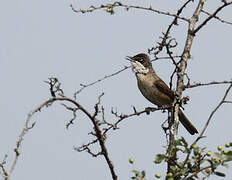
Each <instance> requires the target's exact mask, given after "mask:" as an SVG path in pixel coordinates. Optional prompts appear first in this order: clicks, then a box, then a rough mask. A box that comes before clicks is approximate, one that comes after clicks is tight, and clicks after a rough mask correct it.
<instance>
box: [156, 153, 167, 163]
mask: <svg viewBox="0 0 232 180" xmlns="http://www.w3.org/2000/svg"><path fill="white" fill-rule="evenodd" d="M164 159H165V155H164V154H157V155H156V157H155V161H154V162H155V163H156V164H159V163H161V162H162V161H163V160H164Z"/></svg>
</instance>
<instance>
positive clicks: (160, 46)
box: [148, 0, 192, 57]
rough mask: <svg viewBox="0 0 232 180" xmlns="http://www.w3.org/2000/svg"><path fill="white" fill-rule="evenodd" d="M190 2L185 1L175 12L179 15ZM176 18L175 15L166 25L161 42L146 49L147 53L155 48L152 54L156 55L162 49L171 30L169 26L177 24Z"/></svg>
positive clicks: (189, 0) (190, 0)
mask: <svg viewBox="0 0 232 180" xmlns="http://www.w3.org/2000/svg"><path fill="white" fill-rule="evenodd" d="M190 2H192V0H188V1H186V2H185V3H184V4H183V5H182V6H181V7H180V9H178V10H177V13H176V14H177V15H178V16H179V15H180V14H181V13H182V11H183V9H184V8H185V7H186V6H187V5H188V4H189V3H190ZM177 20H178V18H177V17H174V19H173V21H172V22H171V24H170V25H169V26H168V28H167V30H166V32H165V33H163V35H164V36H163V37H162V42H161V43H158V46H156V47H152V48H151V49H148V53H149V54H150V53H151V51H155V50H157V51H155V52H154V53H153V54H154V56H155V57H156V56H157V54H159V52H161V51H162V49H163V47H164V46H165V44H166V40H167V39H168V38H169V34H170V31H171V28H172V27H173V25H178V23H177Z"/></svg>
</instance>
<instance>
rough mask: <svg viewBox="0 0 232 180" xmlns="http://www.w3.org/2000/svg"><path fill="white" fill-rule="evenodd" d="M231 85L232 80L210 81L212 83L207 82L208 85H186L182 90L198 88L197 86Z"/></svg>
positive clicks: (199, 83)
mask: <svg viewBox="0 0 232 180" xmlns="http://www.w3.org/2000/svg"><path fill="white" fill-rule="evenodd" d="M230 83H232V80H229V81H212V82H208V83H201V82H198V83H193V84H187V85H186V86H184V89H188V88H195V87H199V86H209V85H215V84H230Z"/></svg>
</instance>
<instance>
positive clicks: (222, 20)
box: [202, 10, 232, 25]
mask: <svg viewBox="0 0 232 180" xmlns="http://www.w3.org/2000/svg"><path fill="white" fill-rule="evenodd" d="M202 12H203V13H204V14H207V15H208V16H210V17H214V18H215V19H217V20H219V21H220V22H222V23H226V24H229V25H232V22H230V21H226V20H224V19H222V18H220V17H218V16H216V15H213V14H210V13H209V12H207V11H205V10H202Z"/></svg>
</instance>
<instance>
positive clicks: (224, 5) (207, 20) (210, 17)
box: [193, 1, 232, 34]
mask: <svg viewBox="0 0 232 180" xmlns="http://www.w3.org/2000/svg"><path fill="white" fill-rule="evenodd" d="M223 3H224V4H223V5H222V6H220V7H218V8H217V9H216V10H215V11H214V13H213V14H211V15H210V16H209V17H208V18H206V19H205V20H204V21H203V22H202V23H201V24H200V25H199V26H198V27H197V28H196V29H195V30H194V31H193V34H196V33H197V32H198V31H199V30H200V29H201V28H202V27H204V25H206V24H207V23H208V22H209V21H210V20H211V19H212V18H215V16H216V15H217V13H218V12H220V11H221V10H222V9H223V8H224V7H226V6H229V5H231V4H232V2H227V1H223ZM201 11H202V9H201Z"/></svg>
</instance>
